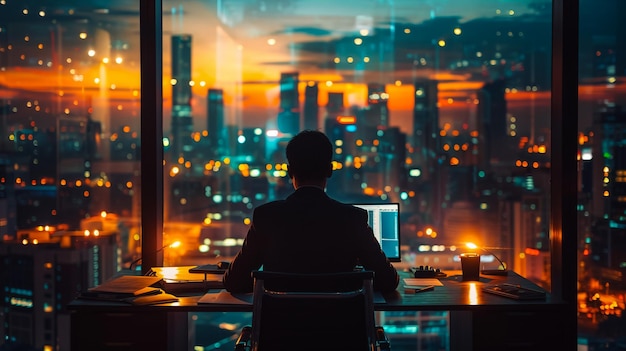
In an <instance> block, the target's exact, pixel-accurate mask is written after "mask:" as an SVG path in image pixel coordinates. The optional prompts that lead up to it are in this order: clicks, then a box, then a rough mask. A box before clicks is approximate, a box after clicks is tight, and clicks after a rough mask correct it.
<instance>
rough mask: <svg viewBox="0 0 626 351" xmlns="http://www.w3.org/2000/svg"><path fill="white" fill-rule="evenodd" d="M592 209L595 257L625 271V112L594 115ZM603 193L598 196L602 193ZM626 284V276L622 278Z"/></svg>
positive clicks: (605, 265) (608, 266)
mask: <svg viewBox="0 0 626 351" xmlns="http://www.w3.org/2000/svg"><path fill="white" fill-rule="evenodd" d="M592 129H593V130H594V137H593V142H592V147H593V158H592V164H593V165H592V167H593V168H592V169H593V171H592V183H593V185H592V187H593V191H592V193H593V195H595V196H594V197H593V200H592V201H593V203H592V206H591V212H592V213H593V217H594V218H598V220H597V221H596V223H595V224H594V225H595V228H594V231H595V235H594V245H593V247H592V253H591V255H592V259H593V260H594V261H596V263H597V264H599V265H600V266H602V267H607V268H609V269H621V270H622V271H623V273H622V276H624V273H626V270H624V263H625V262H626V254H625V252H626V112H624V111H621V109H620V108H619V107H618V108H615V109H611V110H607V111H604V112H601V113H599V114H597V115H596V116H595V118H594V124H593V127H592ZM600 194H601V196H598V195H600ZM623 282H624V283H626V278H623Z"/></svg>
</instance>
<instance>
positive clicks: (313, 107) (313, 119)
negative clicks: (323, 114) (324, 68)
mask: <svg viewBox="0 0 626 351" xmlns="http://www.w3.org/2000/svg"><path fill="white" fill-rule="evenodd" d="M318 95H319V88H318V86H317V82H313V81H311V82H308V83H307V85H306V88H304V129H308V130H317V129H318V128H319V127H318V122H317V118H318V114H319V105H318V103H317V98H318Z"/></svg>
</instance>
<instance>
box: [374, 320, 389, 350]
mask: <svg viewBox="0 0 626 351" xmlns="http://www.w3.org/2000/svg"><path fill="white" fill-rule="evenodd" d="M376 350H379V351H389V350H391V345H389V339H388V338H387V334H385V329H383V327H381V326H376Z"/></svg>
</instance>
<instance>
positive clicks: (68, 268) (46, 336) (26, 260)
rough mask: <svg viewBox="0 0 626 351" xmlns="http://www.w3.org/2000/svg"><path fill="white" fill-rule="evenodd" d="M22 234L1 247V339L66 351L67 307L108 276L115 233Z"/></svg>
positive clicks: (111, 270) (112, 264)
mask: <svg viewBox="0 0 626 351" xmlns="http://www.w3.org/2000/svg"><path fill="white" fill-rule="evenodd" d="M101 233H102V235H98V236H94V235H90V236H86V235H85V234H84V233H83V232H82V231H75V232H67V231H66V232H64V233H61V232H58V231H57V232H53V231H50V232H48V231H46V230H29V231H25V230H22V231H20V232H18V238H17V240H15V241H12V242H3V244H2V245H0V299H1V300H2V301H3V306H2V307H3V310H2V313H0V338H1V340H2V342H3V343H7V345H11V344H15V345H20V344H21V345H32V346H33V347H34V348H33V350H35V349H36V350H69V349H70V345H69V343H70V313H69V311H68V310H67V307H66V306H67V305H68V303H70V302H71V301H72V300H74V299H75V298H76V297H77V296H78V293H79V292H81V291H84V290H86V289H88V288H90V287H93V286H96V285H98V284H101V283H102V282H103V281H104V280H106V279H109V278H111V276H112V275H113V273H114V272H116V271H118V270H119V267H117V266H116V265H117V261H118V257H117V252H118V250H117V247H118V246H117V240H118V239H117V235H116V233H113V232H108V233H107V232H105V231H102V232H101Z"/></svg>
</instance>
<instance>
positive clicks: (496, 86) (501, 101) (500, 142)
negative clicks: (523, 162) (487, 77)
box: [477, 79, 513, 167]
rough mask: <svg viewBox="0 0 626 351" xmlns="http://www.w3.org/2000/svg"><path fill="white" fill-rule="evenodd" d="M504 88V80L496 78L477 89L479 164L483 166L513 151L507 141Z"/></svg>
mask: <svg viewBox="0 0 626 351" xmlns="http://www.w3.org/2000/svg"><path fill="white" fill-rule="evenodd" d="M504 89H505V80H504V79H498V80H494V81H492V82H488V83H485V84H484V85H483V87H482V88H481V89H480V90H479V91H478V100H479V103H478V113H477V116H478V128H479V134H480V135H481V136H482V139H481V143H480V145H481V146H480V151H479V152H480V154H481V160H482V162H481V165H482V166H485V167H487V166H488V165H489V164H491V163H494V162H496V163H497V162H498V161H499V159H500V158H501V157H504V156H505V155H511V154H512V152H513V150H512V149H511V148H510V147H508V145H509V143H507V140H508V135H507V121H506V113H507V104H506V97H505V95H504ZM496 145H497V147H495V146H496Z"/></svg>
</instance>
